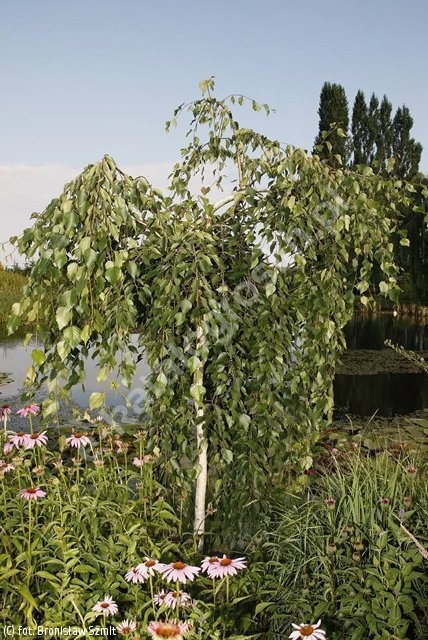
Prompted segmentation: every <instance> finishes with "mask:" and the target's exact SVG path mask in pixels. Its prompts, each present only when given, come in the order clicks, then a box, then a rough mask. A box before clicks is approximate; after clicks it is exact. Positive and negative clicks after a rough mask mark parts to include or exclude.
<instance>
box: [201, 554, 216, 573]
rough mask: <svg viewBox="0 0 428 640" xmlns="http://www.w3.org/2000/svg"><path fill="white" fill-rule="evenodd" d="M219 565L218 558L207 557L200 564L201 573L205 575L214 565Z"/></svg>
mask: <svg viewBox="0 0 428 640" xmlns="http://www.w3.org/2000/svg"><path fill="white" fill-rule="evenodd" d="M218 563H219V558H217V556H211V557H210V556H207V557H206V558H204V559H203V560H202V562H201V567H202V571H205V572H206V573H207V572H208V571H209V569H211V568H212V567H213V566H214V565H216V564H218Z"/></svg>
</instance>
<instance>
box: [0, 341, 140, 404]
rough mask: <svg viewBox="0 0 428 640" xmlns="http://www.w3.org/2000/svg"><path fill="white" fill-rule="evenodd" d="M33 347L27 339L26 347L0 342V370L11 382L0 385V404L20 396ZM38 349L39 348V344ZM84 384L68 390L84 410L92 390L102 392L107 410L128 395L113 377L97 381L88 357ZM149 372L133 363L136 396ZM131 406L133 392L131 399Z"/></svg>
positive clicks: (133, 399) (19, 342)
mask: <svg viewBox="0 0 428 640" xmlns="http://www.w3.org/2000/svg"><path fill="white" fill-rule="evenodd" d="M137 339H138V337H137V336H133V340H132V341H133V342H134V343H136V342H137ZM36 346H37V344H36V341H35V340H31V342H30V343H29V345H28V346H24V345H23V343H22V340H17V339H12V338H7V339H3V340H1V341H0V371H1V372H4V373H8V374H10V376H11V378H12V381H11V382H9V383H7V384H5V385H2V386H0V402H6V401H7V402H12V401H13V402H14V403H16V402H19V396H20V394H21V393H22V383H23V380H24V379H25V374H26V371H27V369H28V366H29V365H30V362H31V351H32V349H34V348H35V347H36ZM39 348H40V345H39ZM85 372H86V381H85V389H83V388H82V386H81V385H78V386H76V387H74V388H73V390H72V399H73V401H74V402H75V403H76V404H77V405H79V406H80V407H82V408H86V407H88V403H89V395H90V394H91V393H92V392H93V391H103V392H105V393H106V402H107V405H108V406H110V407H117V406H118V405H122V404H124V396H125V397H126V396H128V395H129V390H128V389H126V387H124V385H122V384H121V383H120V380H119V379H118V378H117V376H114V375H111V376H110V380H107V381H105V382H98V381H97V374H98V368H97V366H96V364H95V362H94V361H93V360H91V359H90V358H88V359H87V360H86V364H85ZM148 373H149V367H148V366H147V364H146V362H145V361H144V360H143V361H141V362H139V363H137V371H136V375H135V377H134V380H133V385H132V387H131V388H132V389H134V391H135V389H138V390H139V396H141V394H142V393H143V388H144V381H145V379H146V377H147V375H148ZM110 381H113V382H115V383H117V385H118V388H117V390H116V389H112V388H111V386H110ZM44 396H45V393H44V392H43V391H41V392H39V393H38V395H37V397H38V399H42V398H43V397H44ZM132 401H133V403H134V404H135V402H136V398H135V393H134V396H133V397H132Z"/></svg>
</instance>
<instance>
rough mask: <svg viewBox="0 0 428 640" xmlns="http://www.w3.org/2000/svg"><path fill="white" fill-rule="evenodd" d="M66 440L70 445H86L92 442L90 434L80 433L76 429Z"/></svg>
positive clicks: (77, 446)
mask: <svg viewBox="0 0 428 640" xmlns="http://www.w3.org/2000/svg"><path fill="white" fill-rule="evenodd" d="M66 442H67V443H68V444H69V445H70V447H76V449H78V448H79V447H86V446H88V444H91V441H90V440H89V438H88V436H86V435H85V434H84V433H79V432H78V431H74V432H73V433H72V434H71V436H70V437H69V438H67V439H66Z"/></svg>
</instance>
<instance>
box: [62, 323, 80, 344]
mask: <svg viewBox="0 0 428 640" xmlns="http://www.w3.org/2000/svg"><path fill="white" fill-rule="evenodd" d="M63 336H64V341H65V343H66V344H68V345H70V347H71V348H74V347H77V346H78V344H80V329H79V328H78V327H76V326H71V327H67V328H66V329H65V330H64V332H63Z"/></svg>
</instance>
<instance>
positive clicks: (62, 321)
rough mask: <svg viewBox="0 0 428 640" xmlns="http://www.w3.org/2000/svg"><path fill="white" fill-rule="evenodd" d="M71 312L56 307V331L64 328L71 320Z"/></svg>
mask: <svg viewBox="0 0 428 640" xmlns="http://www.w3.org/2000/svg"><path fill="white" fill-rule="evenodd" d="M72 315H73V312H72V309H71V308H70V307H58V309H57V311H56V314H55V317H56V322H57V325H58V329H60V330H61V329H63V328H64V327H66V326H67V325H68V324H69V323H70V321H71V318H72Z"/></svg>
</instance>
